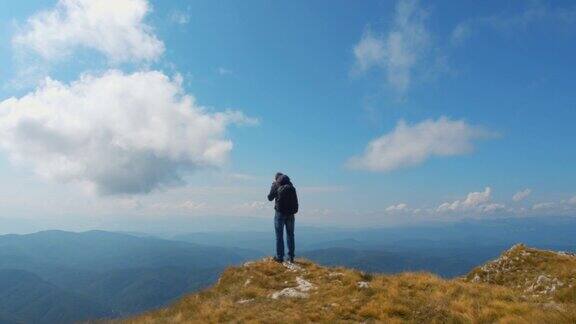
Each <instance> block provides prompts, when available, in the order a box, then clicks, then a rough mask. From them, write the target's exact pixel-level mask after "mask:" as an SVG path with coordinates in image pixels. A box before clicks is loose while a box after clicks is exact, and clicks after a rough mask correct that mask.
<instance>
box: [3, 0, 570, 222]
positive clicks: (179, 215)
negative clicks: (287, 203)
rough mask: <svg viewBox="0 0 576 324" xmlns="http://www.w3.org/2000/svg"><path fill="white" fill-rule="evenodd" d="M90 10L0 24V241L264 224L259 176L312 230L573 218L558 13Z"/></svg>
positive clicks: (363, 8) (227, 5) (27, 15)
mask: <svg viewBox="0 0 576 324" xmlns="http://www.w3.org/2000/svg"><path fill="white" fill-rule="evenodd" d="M93 3H96V5H94V6H93V7H91V6H89V5H87V4H86V2H85V1H81V0H70V1H68V2H61V3H57V1H20V2H3V3H2V4H0V23H2V29H1V32H0V62H1V64H0V101H1V102H0V134H2V136H3V137H4V139H3V141H0V148H1V150H0V176H1V177H2V179H3V181H2V182H1V183H0V196H2V198H0V208H1V210H2V211H3V212H2V215H0V222H3V223H4V224H3V225H2V227H3V228H13V229H14V231H26V230H31V229H41V228H43V227H67V228H73V229H81V228H88V227H101V228H115V227H118V226H120V225H118V224H131V222H134V223H139V222H145V220H150V224H154V223H155V222H163V221H165V220H167V219H176V220H179V219H188V218H193V217H198V216H204V215H227V216H228V215H230V216H255V217H262V218H266V217H269V214H271V209H272V207H271V205H270V204H268V203H267V202H265V201H264V197H265V193H266V191H267V189H268V186H269V184H270V181H271V178H272V175H273V174H274V173H275V172H276V171H278V170H280V171H285V172H286V173H287V174H289V175H290V176H291V177H292V178H293V181H294V183H295V184H296V186H297V188H298V189H299V193H300V197H301V200H302V206H303V208H302V211H301V215H300V218H301V219H302V222H309V223H311V224H324V223H326V222H330V223H331V224H332V225H334V224H336V225H343V226H344V225H345V226H352V225H353V226H375V225H382V226H384V225H390V224H403V223H419V222H430V221H437V220H442V221H445V220H448V221H450V220H457V219H461V218H466V217H475V218H482V217H504V216H527V215H551V216H553V215H565V214H570V215H571V214H573V213H574V211H575V210H576V188H575V187H574V183H576V173H575V172H574V171H573V166H572V165H574V163H575V162H576V150H574V149H573V146H574V145H573V143H574V139H575V137H576V130H575V129H574V126H573V124H574V120H575V119H576V102H575V100H574V99H575V98H574V72H576V71H575V67H574V66H575V65H574V57H576V42H575V41H574V40H575V37H576V6H575V5H574V4H573V2H571V1H553V2H552V1H548V2H547V1H482V2H477V1H459V2H458V3H454V2H453V1H437V2H434V3H433V4H432V3H428V2H418V1H413V0H400V1H366V2H349V1H314V2H310V1H291V2H280V1H276V2H272V1H249V2H245V1H243V2H238V1H217V2H216V1H149V2H148V1H146V0H126V1H112V2H110V1H105V0H99V1H94V2H93ZM99 5H100V6H101V7H98V6H99ZM73 10H76V11H74V12H73V13H74V14H75V16H74V17H75V18H70V17H72V15H71V13H72V11H73ZM111 14H112V15H113V16H114V17H116V21H117V22H118V23H113V22H110V21H111V20H112V19H110V15H111ZM50 15H51V16H50ZM99 15H100V16H99ZM48 16H50V17H51V18H50V19H48V18H46V17H48ZM74 19H76V20H74ZM90 19H96V21H98V23H97V24H91V23H90ZM98 19H101V20H98ZM87 35H89V36H87ZM46 77H50V78H51V79H52V80H53V82H58V84H60V86H53V87H52V88H51V86H46V81H45V78H46ZM82 78H85V79H86V78H88V80H85V81H79V80H83V79H82ZM141 78H147V79H146V80H148V81H146V82H144V81H143V83H142V84H143V86H142V87H140V88H139V86H138V84H140V83H138V82H137V81H138V80H141ZM148 78H149V79H148ZM78 82H80V83H82V82H84V83H82V86H78V87H74V86H72V84H74V83H78ZM150 82H156V83H155V85H156V86H154V84H153V85H152V86H151V87H150V88H147V84H150ZM107 85H109V88H110V89H111V90H110V89H108V86H107ZM48 88H49V89H48ZM50 89H51V90H52V91H54V90H55V89H60V91H61V92H59V93H60V95H62V98H60V97H58V98H57V99H54V97H53V94H52V92H50V91H48V90H50ZM114 89H121V91H123V92H122V93H121V94H118V93H116V92H115V90H114ZM163 89H165V90H166V91H172V90H173V89H177V90H175V91H179V92H180V93H179V94H176V95H167V97H166V98H167V99H166V101H162V100H158V101H157V102H156V101H155V99H154V98H156V97H152V94H151V93H153V92H154V91H153V90H156V91H157V92H158V94H159V96H160V97H162V94H163V92H161V90H163ZM171 89H172V90H171ZM148 90H149V91H148ZM90 91H92V92H93V93H88V92H90ZM154 93H156V92H154ZM182 95H189V96H193V97H194V98H195V103H194V104H191V105H189V106H186V107H185V108H184V109H192V110H195V109H196V110H195V111H197V112H198V114H197V115H194V116H189V115H187V114H186V113H182V112H176V111H177V110H178V109H180V108H178V107H180V106H179V104H181V102H180V99H179V98H180V97H181V96H182ZM26 96H28V97H27V98H29V99H30V100H32V102H33V103H34V104H31V103H30V102H31V101H30V100H23V99H22V98H23V97H26ZM117 96H122V97H123V98H118V97H117ZM126 97H129V98H134V100H132V101H127V99H126ZM9 98H13V99H9ZM50 98H52V99H50ZM100 98H101V99H102V100H99V99H100ZM53 100H56V101H53ZM59 100H61V101H59ZM116 101H118V103H117V104H114V105H113V104H110V102H116ZM54 102H57V103H54ZM143 103H144V105H145V106H146V109H144V110H145V111H146V113H142V114H140V112H139V111H140V110H139V109H140V106H139V105H141V104H143ZM78 105H81V106H83V107H85V111H84V110H83V112H82V113H78ZM200 106H202V107H206V108H199V107H200ZM38 109H40V110H42V114H40V115H39V114H38V112H37V111H38ZM171 109H174V113H172V110H171ZM2 110H3V111H2ZM7 111H10V113H6V112H7ZM178 111H179V110H178ZM226 111H228V112H226ZM231 111H234V112H231ZM180 114H183V115H180ZM142 116H144V117H142ZM222 116H224V117H222ZM139 118H143V120H142V123H148V122H150V123H151V124H150V125H157V126H158V127H155V126H153V127H149V128H147V129H146V130H145V131H144V132H145V135H142V136H140V135H141V134H144V133H142V132H143V131H142V130H141V129H140V128H138V127H137V126H138V123H139V121H138V120H139ZM146 118H149V119H146ZM126 119H130V122H129V123H128V122H126V125H124V121H125V120H126ZM30 120H33V121H34V123H33V126H34V127H32V126H30V125H28V124H27V123H28V122H30ZM120 121H122V122H120ZM3 122H4V123H3ZM61 122H62V123H64V124H59V123H61ZM63 125H64V126H63ZM171 128H173V130H171ZM23 129H24V130H26V132H24V131H23ZM87 129H89V131H88V130H87ZM105 131H106V132H108V133H109V134H110V136H109V137H99V136H100V135H101V133H104V132H105ZM38 134H44V135H38ZM48 138H57V139H58V142H54V141H48ZM94 138H98V140H93V139H94ZM134 138H136V139H134ZM138 138H139V139H140V141H138V140H137V139H138ZM158 138H166V141H161V140H157V139H158ZM187 139H189V140H190V141H191V142H193V143H195V144H193V145H191V146H190V147H188V146H187V145H186V143H187V142H186V140H187ZM122 141H125V142H122ZM119 142H122V143H123V144H118V143H119ZM196 142H197V143H196ZM63 143H65V144H66V145H68V146H66V145H64V144H63ZM86 143H91V144H90V146H87V145H88V144H86ZM175 143H176V144H175ZM370 143H372V144H370ZM74 145H77V146H74ZM115 145H119V146H118V147H115ZM227 145H229V146H227ZM111 146H112V147H114V149H109V147H111ZM215 150H216V153H214V152H215ZM210 152H212V153H210ZM117 157H118V161H123V162H118V161H115V160H114V159H115V158H117ZM103 161H106V162H103ZM110 161H112V162H110ZM126 161H127V162H126ZM124 162H126V163H125V164H122V163H124ZM120 164H122V165H123V166H122V167H120V166H118V165H120ZM101 165H105V167H100V166H101ZM71 170H73V171H71ZM94 170H96V171H94ZM133 170H136V171H134V172H133V173H132V171H133ZM125 174H128V175H126V176H124V175H125ZM515 194H518V195H516V199H513V196H514V195H515ZM176 223H177V222H176ZM0 224H1V223H0ZM23 224H24V225H23ZM26 224H32V225H34V226H32V227H27V226H28V225H26ZM122 226H125V225H122ZM150 226H153V225H150ZM128 227H129V226H128ZM144 229H146V228H144ZM7 231H9V230H7Z"/></svg>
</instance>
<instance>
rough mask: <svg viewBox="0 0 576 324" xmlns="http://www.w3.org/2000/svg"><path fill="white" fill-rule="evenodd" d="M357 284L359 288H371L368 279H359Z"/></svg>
mask: <svg viewBox="0 0 576 324" xmlns="http://www.w3.org/2000/svg"><path fill="white" fill-rule="evenodd" d="M356 285H358V288H369V287H370V283H368V281H358V282H357V283H356Z"/></svg>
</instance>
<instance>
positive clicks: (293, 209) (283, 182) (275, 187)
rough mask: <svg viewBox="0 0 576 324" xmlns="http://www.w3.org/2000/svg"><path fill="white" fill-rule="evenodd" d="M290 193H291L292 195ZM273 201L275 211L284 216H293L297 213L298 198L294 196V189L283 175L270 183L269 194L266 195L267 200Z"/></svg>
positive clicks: (288, 179)
mask: <svg viewBox="0 0 576 324" xmlns="http://www.w3.org/2000/svg"><path fill="white" fill-rule="evenodd" d="M281 187H282V188H281ZM279 189H280V190H279ZM286 189H287V190H286ZM291 193H293V195H292V194H291ZM274 199H275V202H274V209H275V210H277V211H279V212H281V213H284V214H295V213H297V212H298V197H297V195H296V188H294V185H293V184H292V182H291V181H290V178H289V177H288V176H287V175H285V174H283V175H281V176H280V177H279V178H278V179H277V180H276V181H274V182H273V183H272V187H271V188H270V193H269V194H268V200H269V201H272V200H274ZM281 200H284V201H281Z"/></svg>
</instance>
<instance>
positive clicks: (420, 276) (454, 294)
mask: <svg viewBox="0 0 576 324" xmlns="http://www.w3.org/2000/svg"><path fill="white" fill-rule="evenodd" d="M548 261H550V260H548ZM297 264H298V265H299V266H300V267H301V269H300V270H298V271H290V270H289V269H287V268H286V267H284V266H283V265H280V264H277V263H275V262H272V261H269V260H262V261H258V262H254V263H251V264H248V265H245V266H242V267H233V268H229V269H227V270H226V271H225V272H224V273H223V275H222V277H221V279H220V280H219V282H218V283H217V284H216V285H214V286H213V287H211V288H209V289H206V290H204V291H201V292H199V293H196V294H192V295H189V296H187V297H184V298H182V299H181V300H180V301H178V302H177V303H175V304H173V305H171V306H169V307H166V308H164V309H161V310H157V311H153V312H149V313H145V314H142V315H140V316H136V317H133V318H128V319H124V320H121V322H124V323H221V322H231V323H280V322H281V323H306V322H321V323H350V322H367V323H371V322H385V323H576V307H575V305H574V304H573V303H572V301H574V299H570V298H568V299H566V301H567V302H566V303H550V302H549V301H544V300H541V299H537V298H536V299H535V298H530V297H523V296H522V294H521V293H519V292H518V291H517V290H515V289H511V288H509V287H505V286H502V285H492V284H485V283H473V282H468V281H467V280H465V279H455V280H444V279H441V278H439V277H437V276H434V275H432V274H429V273H403V274H399V275H368V274H364V273H362V272H359V271H355V270H349V269H345V268H326V267H320V266H318V265H316V264H314V263H312V262H310V261H306V260H298V262H297ZM536 265H537V266H538V267H540V266H542V267H548V266H547V265H539V264H536ZM526 266H535V265H534V264H530V265H526ZM548 270H550V269H548ZM573 270H574V269H570V268H569V267H568V266H567V265H566V268H564V267H562V268H561V270H559V271H561V272H562V273H565V274H566V275H568V276H569V275H571V274H572V271H573ZM471 275H472V278H474V273H472V274H471ZM297 277H300V278H302V279H305V280H307V281H309V282H310V283H312V284H313V285H314V286H315V288H314V289H311V290H310V291H308V292H306V293H309V297H308V298H289V297H281V298H278V299H272V298H271V294H272V293H274V292H277V291H280V290H282V289H284V288H289V287H295V286H297V283H296V278H297ZM359 282H368V287H359V285H358V283H359ZM559 301H562V298H559Z"/></svg>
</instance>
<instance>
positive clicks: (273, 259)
mask: <svg viewBox="0 0 576 324" xmlns="http://www.w3.org/2000/svg"><path fill="white" fill-rule="evenodd" d="M272 261H274V262H278V263H282V262H284V260H283V259H281V258H279V257H273V258H272Z"/></svg>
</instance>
